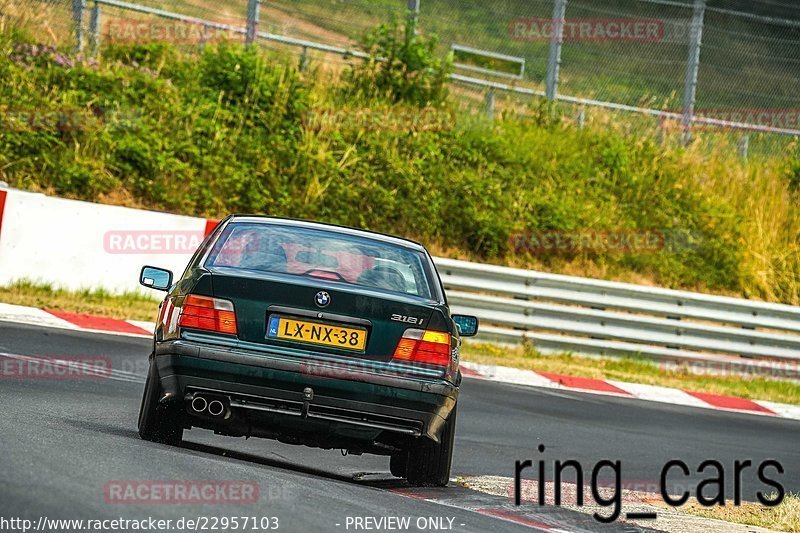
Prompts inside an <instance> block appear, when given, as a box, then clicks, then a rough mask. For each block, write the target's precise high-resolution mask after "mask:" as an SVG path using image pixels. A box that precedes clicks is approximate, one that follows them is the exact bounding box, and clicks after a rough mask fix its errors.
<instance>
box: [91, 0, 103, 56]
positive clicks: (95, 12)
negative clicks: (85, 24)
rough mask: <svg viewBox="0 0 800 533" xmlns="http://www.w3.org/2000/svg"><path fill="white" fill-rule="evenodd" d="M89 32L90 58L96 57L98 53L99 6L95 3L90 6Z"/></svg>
mask: <svg viewBox="0 0 800 533" xmlns="http://www.w3.org/2000/svg"><path fill="white" fill-rule="evenodd" d="M89 31H90V32H91V34H92V56H93V57H97V54H99V53H100V4H98V3H97V2H95V3H94V5H93V6H92V14H91V16H90V18H89Z"/></svg>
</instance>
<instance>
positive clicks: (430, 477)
mask: <svg viewBox="0 0 800 533" xmlns="http://www.w3.org/2000/svg"><path fill="white" fill-rule="evenodd" d="M456 412H457V407H455V408H453V411H452V412H451V413H450V417H449V418H448V419H447V422H445V426H444V428H443V429H442V434H441V436H440V437H439V442H438V443H436V442H434V441H432V440H430V439H427V438H423V439H422V440H421V442H420V443H419V444H418V445H417V446H416V447H414V448H412V449H411V450H410V451H409V453H408V463H407V466H406V478H407V479H408V482H409V483H411V484H412V485H417V486H421V487H444V486H446V485H447V482H448V481H450V464H451V462H452V460H453V441H454V440H455V434H456ZM392 473H394V472H392Z"/></svg>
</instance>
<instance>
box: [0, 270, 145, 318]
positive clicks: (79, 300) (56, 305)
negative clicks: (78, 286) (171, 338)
mask: <svg viewBox="0 0 800 533" xmlns="http://www.w3.org/2000/svg"><path fill="white" fill-rule="evenodd" d="M0 302H3V303H7V304H13V305H24V306H27V307H36V308H39V309H58V310H61V311H69V312H73V313H84V314H87V315H95V316H104V317H108V318H118V319H120V320H143V321H147V322H155V320H156V314H157V313H158V300H154V299H153V298H151V297H148V296H145V295H142V294H140V293H134V292H130V293H124V294H111V293H109V292H108V291H104V290H102V289H85V290H80V291H69V290H65V289H57V288H53V286H52V285H48V284H43V283H33V282H30V281H24V280H23V281H18V282H16V283H13V284H11V285H8V286H5V287H0Z"/></svg>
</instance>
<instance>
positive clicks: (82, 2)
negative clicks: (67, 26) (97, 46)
mask: <svg viewBox="0 0 800 533" xmlns="http://www.w3.org/2000/svg"><path fill="white" fill-rule="evenodd" d="M85 7H86V0H72V28H73V31H74V32H75V51H76V52H81V51H82V50H83V10H84V8H85Z"/></svg>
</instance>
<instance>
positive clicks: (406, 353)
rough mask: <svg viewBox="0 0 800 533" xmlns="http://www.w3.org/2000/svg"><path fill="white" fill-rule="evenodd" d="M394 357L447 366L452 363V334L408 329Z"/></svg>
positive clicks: (398, 344)
mask: <svg viewBox="0 0 800 533" xmlns="http://www.w3.org/2000/svg"><path fill="white" fill-rule="evenodd" d="M393 358H394V359H398V360H401V361H412V362H415V363H425V364H429V365H437V366H447V365H449V364H450V334H449V333H443V332H441V331H425V330H421V329H407V330H406V331H405V333H403V337H402V338H401V339H400V342H398V343H397V348H395V350H394V356H393Z"/></svg>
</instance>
